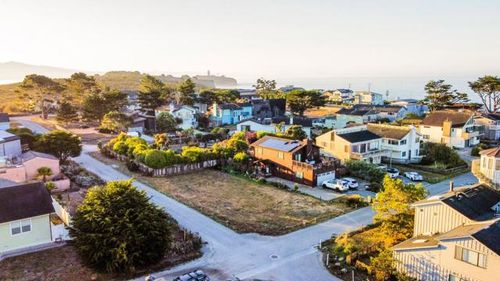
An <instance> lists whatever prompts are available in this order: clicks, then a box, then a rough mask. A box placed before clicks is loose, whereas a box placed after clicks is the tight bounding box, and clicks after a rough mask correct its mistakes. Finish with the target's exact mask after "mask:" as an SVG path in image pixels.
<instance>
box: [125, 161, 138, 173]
mask: <svg viewBox="0 0 500 281" xmlns="http://www.w3.org/2000/svg"><path fill="white" fill-rule="evenodd" d="M126 166H127V169H128V170H129V171H131V172H137V171H139V165H137V163H135V161H133V160H128V161H127V163H126Z"/></svg>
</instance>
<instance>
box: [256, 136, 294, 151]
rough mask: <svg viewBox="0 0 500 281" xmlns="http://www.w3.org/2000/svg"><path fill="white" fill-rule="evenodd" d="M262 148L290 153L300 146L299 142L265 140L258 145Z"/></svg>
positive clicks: (274, 139)
mask: <svg viewBox="0 0 500 281" xmlns="http://www.w3.org/2000/svg"><path fill="white" fill-rule="evenodd" d="M259 145H260V146H262V147H267V148H272V149H276V150H281V151H286V152H288V151H292V150H294V149H295V148H297V147H299V146H301V145H302V144H301V142H300V141H294V140H287V139H278V138H267V139H265V140H264V141H263V142H261V143H260V144H259Z"/></svg>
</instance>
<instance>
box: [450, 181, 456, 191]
mask: <svg viewBox="0 0 500 281" xmlns="http://www.w3.org/2000/svg"><path fill="white" fill-rule="evenodd" d="M453 191H455V187H454V184H453V181H450V192H453Z"/></svg>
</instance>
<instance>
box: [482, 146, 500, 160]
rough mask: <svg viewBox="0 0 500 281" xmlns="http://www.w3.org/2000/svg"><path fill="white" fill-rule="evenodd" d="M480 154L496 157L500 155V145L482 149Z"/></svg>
mask: <svg viewBox="0 0 500 281" xmlns="http://www.w3.org/2000/svg"><path fill="white" fill-rule="evenodd" d="M479 154H481V155H485V156H490V157H491V156H494V157H495V158H496V157H500V147H493V148H490V149H485V150H481V151H480V152H479Z"/></svg>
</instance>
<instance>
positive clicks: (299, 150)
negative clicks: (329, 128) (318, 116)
mask: <svg viewBox="0 0 500 281" xmlns="http://www.w3.org/2000/svg"><path fill="white" fill-rule="evenodd" d="M250 154H251V155H252V157H253V158H255V159H257V160H258V165H259V168H258V169H259V170H260V173H264V174H272V175H274V176H277V177H280V178H283V179H286V180H290V181H295V182H298V183H302V184H307V185H311V186H316V185H321V184H322V183H323V182H324V181H325V180H329V179H334V178H335V169H334V165H333V164H332V163H331V162H326V161H324V160H322V159H321V158H320V154H319V148H318V147H317V146H315V145H314V144H313V143H312V141H311V140H309V139H305V140H303V141H299V140H289V139H283V138H277V137H271V136H265V137H263V138H261V139H259V140H257V141H255V142H254V143H252V144H251V145H250Z"/></svg>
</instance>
